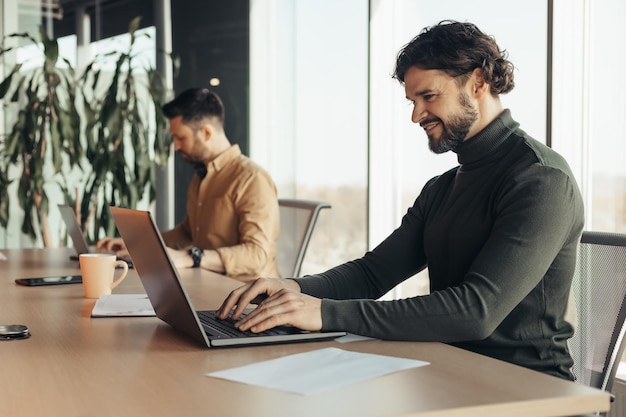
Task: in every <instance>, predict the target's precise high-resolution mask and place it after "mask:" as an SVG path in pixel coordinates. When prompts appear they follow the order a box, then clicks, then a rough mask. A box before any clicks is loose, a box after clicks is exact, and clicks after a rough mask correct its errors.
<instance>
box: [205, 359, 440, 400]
mask: <svg viewBox="0 0 626 417" xmlns="http://www.w3.org/2000/svg"><path fill="white" fill-rule="evenodd" d="M424 365H428V362H424V361H419V360H413V359H404V358H396V357H392V356H383V355H375V354H370V353H359V352H350V351H346V350H343V349H338V348H325V349H319V350H313V351H310V352H305V353H298V354H295V355H289V356H284V357H282V358H278V359H272V360H268V361H264V362H258V363H254V364H251V365H246V366H242V367H239V368H232V369H226V370H223V371H218V372H211V373H208V374H206V375H207V376H209V377H214V378H221V379H227V380H230V381H236V382H242V383H245V384H251V385H260V386H262V387H267V388H273V389H277V390H282V391H289V392H295V393H297V394H302V395H310V394H315V393H317V392H320V391H325V390H331V389H335V388H339V387H341V386H344V385H348V384H353V383H355V382H360V381H364V380H367V379H371V378H376V377H378V376H381V375H386V374H389V373H392V372H397V371H401V370H405V369H409V368H417V367H419V366H424Z"/></svg>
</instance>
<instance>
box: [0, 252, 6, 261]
mask: <svg viewBox="0 0 626 417" xmlns="http://www.w3.org/2000/svg"><path fill="white" fill-rule="evenodd" d="M7 259H8V258H7V256H6V255H5V254H4V253H2V252H0V261H6V260H7Z"/></svg>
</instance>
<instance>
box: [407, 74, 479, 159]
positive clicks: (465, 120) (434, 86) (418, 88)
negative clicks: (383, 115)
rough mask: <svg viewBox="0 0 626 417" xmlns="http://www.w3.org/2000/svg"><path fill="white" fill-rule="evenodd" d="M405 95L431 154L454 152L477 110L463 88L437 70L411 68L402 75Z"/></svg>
mask: <svg viewBox="0 0 626 417" xmlns="http://www.w3.org/2000/svg"><path fill="white" fill-rule="evenodd" d="M404 86H405V93H406V97H407V99H408V100H409V101H411V103H412V104H413V113H412V115H411V120H413V123H419V124H420V126H422V127H423V128H424V131H425V132H426V135H427V136H428V145H429V147H430V149H431V150H432V151H433V152H434V153H444V152H447V151H450V150H452V151H454V150H455V149H456V147H457V146H458V145H459V143H461V142H463V141H464V140H465V139H467V138H468V137H470V136H472V135H474V134H475V133H476V132H475V131H473V130H472V127H473V126H474V124H475V122H476V120H478V111H477V109H476V107H475V106H474V104H473V103H472V101H471V99H470V96H469V94H468V92H467V91H465V88H464V87H461V88H459V85H458V84H457V82H456V81H455V80H454V78H452V77H450V76H449V75H448V74H446V73H444V72H443V71H439V70H425V69H421V68H417V67H411V68H409V69H408V70H407V72H406V74H405V75H404Z"/></svg>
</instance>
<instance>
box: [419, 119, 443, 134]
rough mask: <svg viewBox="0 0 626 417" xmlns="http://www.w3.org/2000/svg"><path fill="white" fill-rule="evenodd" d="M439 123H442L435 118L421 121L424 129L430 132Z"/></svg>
mask: <svg viewBox="0 0 626 417" xmlns="http://www.w3.org/2000/svg"><path fill="white" fill-rule="evenodd" d="M439 123H440V122H439V120H435V121H429V122H425V123H421V124H420V126H421V127H422V129H424V131H425V132H426V133H428V132H430V131H431V130H433V129H434V128H435V127H436V126H438V125H439Z"/></svg>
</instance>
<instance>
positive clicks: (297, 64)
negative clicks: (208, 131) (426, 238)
mask: <svg viewBox="0 0 626 417" xmlns="http://www.w3.org/2000/svg"><path fill="white" fill-rule="evenodd" d="M367 22H368V8H367V2H363V1H360V0H323V1H319V0H290V1H283V2H267V1H263V0H258V1H251V16H250V42H251V43H250V50H251V59H250V76H251V80H250V89H251V91H250V103H251V104H250V105H251V108H252V109H253V111H251V112H250V113H251V120H250V146H251V149H250V154H251V157H252V159H254V160H255V161H257V162H258V163H260V164H261V165H262V166H264V167H266V168H267V169H268V171H269V172H270V174H271V175H272V177H273V178H274V180H275V181H276V184H277V187H278V195H279V197H284V198H300V199H310V200H324V201H327V202H329V203H330V204H331V205H332V208H331V210H330V211H328V210H323V211H322V212H321V213H320V217H319V219H318V223H317V225H316V229H315V232H314V234H313V236H312V239H311V243H310V245H309V249H308V251H307V255H306V257H305V259H304V264H303V268H302V273H303V274H306V273H315V272H321V271H323V270H325V269H327V268H329V267H332V266H335V265H337V264H339V263H342V262H345V261H347V260H350V259H353V258H355V257H358V256H361V255H362V254H363V253H364V251H365V248H366V214H367V147H368V137H367V101H368V91H367V74H368V50H367V48H368V40H367V33H368V30H367Z"/></svg>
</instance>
